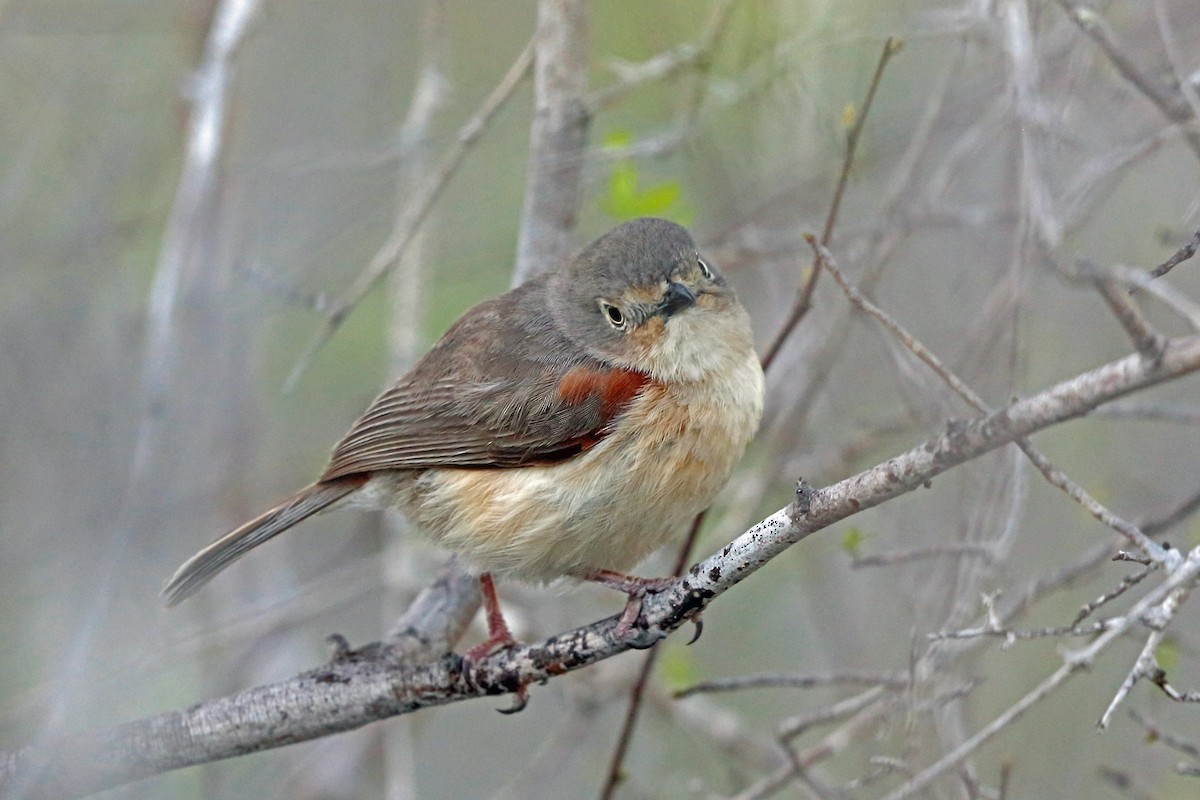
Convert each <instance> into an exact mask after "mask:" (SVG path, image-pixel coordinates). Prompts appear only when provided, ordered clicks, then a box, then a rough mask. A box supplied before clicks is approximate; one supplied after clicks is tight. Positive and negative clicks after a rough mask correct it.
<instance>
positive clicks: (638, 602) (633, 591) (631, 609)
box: [587, 569, 677, 637]
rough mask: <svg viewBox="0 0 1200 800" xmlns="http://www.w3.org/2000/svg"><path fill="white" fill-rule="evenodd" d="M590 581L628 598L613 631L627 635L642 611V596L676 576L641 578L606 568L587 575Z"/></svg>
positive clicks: (669, 583)
mask: <svg viewBox="0 0 1200 800" xmlns="http://www.w3.org/2000/svg"><path fill="white" fill-rule="evenodd" d="M587 579H588V580H590V581H595V582H596V583H600V584H603V585H605V586H607V587H609V588H610V589H616V590H617V591H618V592H622V593H624V594H625V596H626V597H628V598H629V599H628V600H626V601H625V608H624V609H622V610H621V619H620V620H618V621H617V628H616V631H615V633H616V634H617V636H622V637H623V636H627V635H628V634H630V633H631V632H632V631H633V626H634V624H635V623H636V622H637V619H638V615H640V614H641V613H642V598H643V597H645V596H646V593H647V592H658V591H662V590H663V589H666V588H667V587H668V586H670V585H672V584H673V583H675V581H676V580H677V579H676V578H641V577H638V576H637V575H623V574H622V573H620V572H613V571H612V570H608V569H601V570H596V571H595V572H593V573H592V574H591V575H588V576H587Z"/></svg>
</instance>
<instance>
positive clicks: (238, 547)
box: [163, 218, 764, 659]
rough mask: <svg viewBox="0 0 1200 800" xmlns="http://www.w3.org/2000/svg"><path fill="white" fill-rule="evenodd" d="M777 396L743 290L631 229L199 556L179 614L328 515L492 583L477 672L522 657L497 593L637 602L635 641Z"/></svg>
mask: <svg viewBox="0 0 1200 800" xmlns="http://www.w3.org/2000/svg"><path fill="white" fill-rule="evenodd" d="M763 391H764V389H763V373H762V369H761V367H760V364H759V359H758V356H757V354H756V352H755V348H754V339H753V335H752V331H751V326H750V318H749V315H748V314H747V312H746V310H745V308H744V307H743V306H742V304H741V303H740V302H739V301H738V299H737V296H736V294H735V293H734V291H733V289H732V288H731V287H730V285H729V283H728V281H727V280H726V278H725V276H724V275H723V274H722V273H721V272H720V271H719V269H718V268H717V267H716V266H715V265H714V264H713V263H712V262H711V261H709V260H707V259H705V258H704V257H702V256H701V255H700V253H699V251H698V248H697V246H696V243H695V242H694V241H693V239H692V237H691V235H690V234H689V233H688V231H687V230H686V229H685V228H683V227H682V226H680V225H678V224H676V223H674V222H670V221H668V220H664V219H655V218H641V219H636V220H631V221H628V222H625V223H623V224H621V225H618V226H617V227H615V228H613V229H612V230H610V231H609V232H608V233H606V234H604V235H602V236H600V237H599V238H598V239H596V240H595V241H593V242H592V243H591V244H589V245H587V246H586V247H584V248H583V249H582V250H580V251H579V252H578V253H577V254H575V255H574V256H573V257H572V258H570V259H568V260H566V261H565V263H563V264H561V265H559V266H558V267H557V268H553V269H551V270H548V271H547V272H544V273H542V274H540V275H538V276H536V277H534V278H532V279H530V280H528V281H526V282H525V283H523V284H522V285H520V286H518V287H517V288H515V289H513V290H511V291H509V292H507V293H505V294H502V295H499V296H498V297H494V298H492V299H489V300H485V301H484V302H482V303H479V304H478V305H476V306H474V307H473V308H471V309H470V310H468V311H467V312H466V313H464V314H463V315H462V317H460V318H459V319H458V320H457V321H456V322H455V323H454V324H453V325H452V326H451V327H450V328H449V329H448V330H447V331H446V333H445V334H444V335H443V336H442V337H441V339H439V340H438V341H437V342H436V343H435V344H434V345H433V346H432V348H430V350H429V351H428V353H426V355H425V356H424V357H422V358H421V359H420V360H419V361H418V362H417V363H416V364H415V365H414V366H413V367H412V368H411V369H410V370H409V371H408V373H407V374H405V375H403V376H402V377H401V378H399V379H398V380H396V381H395V383H393V384H392V385H391V386H390V387H389V388H387V389H386V390H385V391H384V392H383V393H382V394H380V395H379V396H378V397H377V398H376V399H375V400H374V401H373V402H372V403H371V405H370V406H369V407H368V408H367V410H366V411H365V412H364V413H363V415H362V416H361V417H359V419H358V420H357V421H356V422H355V423H354V424H353V425H352V426H351V428H350V431H349V432H348V433H347V434H346V436H345V437H344V438H343V439H342V440H341V441H340V442H339V443H338V444H337V446H336V447H335V448H334V450H333V454H332V456H331V458H330V460H329V463H328V465H327V466H326V468H325V470H324V472H323V473H321V475H320V477H318V478H317V480H316V481H315V482H313V483H312V484H310V485H308V486H306V487H305V488H303V489H301V490H300V491H298V492H296V493H295V494H293V495H292V496H290V497H288V498H287V499H285V500H283V501H282V502H280V503H279V504H277V505H275V506H274V507H272V508H271V509H270V510H268V511H266V512H265V513H263V514H261V515H259V516H257V517H255V518H254V519H252V520H250V521H249V522H246V523H245V524H244V525H242V526H240V527H238V528H236V529H235V530H233V531H231V532H230V533H228V534H226V535H225V536H223V537H221V538H220V539H218V540H217V541H215V542H213V543H212V544H210V545H209V546H207V547H205V548H204V549H203V550H201V551H200V552H198V553H196V554H195V555H194V556H192V557H191V558H190V559H188V560H187V561H186V562H184V563H183V565H182V566H180V567H179V569H178V570H177V571H176V572H175V573H174V575H173V576H172V577H171V578H170V579H169V580H168V581H167V582H166V584H165V585H164V587H163V595H164V596H165V597H166V600H167V604H168V605H172V606H173V605H175V604H177V603H179V602H180V601H182V600H183V599H185V598H186V597H188V596H189V595H191V594H192V593H194V592H195V591H196V590H197V589H199V588H200V587H201V586H202V585H204V584H205V583H207V582H208V581H209V580H210V579H212V578H213V577H214V576H215V575H216V574H217V573H218V572H220V571H221V570H223V569H225V568H226V567H227V566H229V565H230V564H231V563H233V561H234V560H236V559H238V558H239V557H241V556H242V555H244V554H245V553H247V552H248V551H249V550H251V549H253V548H255V547H257V546H259V545H260V544H262V543H264V542H266V541H267V540H268V539H271V538H272V537H274V536H276V535H278V534H279V533H282V532H283V531H285V530H287V529H289V528H291V527H293V526H294V525H296V524H297V523H299V522H301V521H302V520H305V519H307V518H308V517H311V516H313V515H314V514H317V513H318V512H324V511H328V510H332V509H334V508H340V507H358V508H366V509H381V508H382V509H390V508H398V509H400V510H402V511H403V513H404V514H405V516H406V517H407V518H408V520H409V521H410V523H412V525H413V526H415V527H416V528H417V529H418V530H419V531H421V532H422V533H424V534H425V535H426V536H427V537H428V538H429V539H431V540H432V541H433V542H434V543H436V544H438V545H440V546H442V547H444V548H446V549H448V550H450V551H453V552H455V553H457V554H459V555H460V556H461V557H462V558H463V559H465V562H466V564H467V565H468V567H469V569H470V570H471V571H472V572H473V573H474V574H476V575H477V576H478V578H479V584H480V590H481V595H482V599H483V604H484V610H485V614H486V621H487V626H488V638H487V640H486V641H485V642H483V643H482V644H480V645H479V646H477V647H475V648H472V649H471V650H470V651H468V653H467V658H469V659H479V658H482V657H484V656H486V655H488V654H490V653H492V652H494V651H495V650H497V649H501V648H504V647H508V646H511V645H513V644H515V643H516V640H515V638H514V637H513V636H512V634H511V632H510V631H509V629H508V626H507V625H506V623H505V620H504V616H503V613H502V611H501V609H500V603H499V599H498V598H497V595H496V590H495V578H496V577H500V578H505V579H515V580H519V581H524V582H528V583H533V584H548V583H551V582H554V581H556V580H558V579H562V578H567V579H575V580H578V581H596V582H599V583H602V584H605V585H607V586H610V587H613V588H615V589H618V590H620V591H622V592H623V593H625V594H626V595H627V596H628V598H629V599H628V602H627V606H626V612H625V613H623V615H622V624H626V623H627V622H628V619H627V617H628V616H629V613H628V612H629V610H630V609H631V608H633V604H634V603H635V601H638V600H639V599H640V598H641V597H643V596H644V594H645V593H646V592H647V591H648V590H650V591H653V590H654V589H656V588H661V586H663V585H665V581H666V580H667V579H661V578H660V579H656V578H643V577H638V576H634V575H630V574H628V571H629V570H630V569H632V568H633V567H635V566H636V565H637V564H638V563H639V562H640V561H641V560H642V559H643V558H645V557H646V556H647V555H649V554H650V553H651V552H653V551H654V550H656V549H658V548H659V547H661V546H662V545H664V544H666V543H667V542H668V541H670V540H671V539H672V538H674V537H676V536H678V535H679V534H680V533H682V532H683V531H684V530H685V529H686V527H687V525H688V523H689V522H690V521H691V520H692V519H693V518H694V517H695V516H696V515H697V514H698V513H700V512H701V511H703V510H704V509H706V508H707V507H708V506H709V505H710V504H711V502H712V501H713V499H714V497H715V495H716V494H717V492H718V491H719V490H720V489H721V488H722V487H723V486H724V485H725V483H726V482H727V481H728V479H729V476H730V474H731V473H732V471H733V468H734V466H735V465H736V463H737V462H738V461H739V460H740V459H741V457H742V455H743V452H744V451H745V449H746V447H747V445H748V443H749V442H750V440H751V439H752V437H753V436H754V434H755V432H756V430H757V428H758V424H759V420H760V418H761V416H762V409H763ZM638 607H640V605H639V606H638ZM634 613H635V615H636V611H635V612H634ZM634 618H636V616H635V617H634Z"/></svg>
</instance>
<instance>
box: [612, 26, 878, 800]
mask: <svg viewBox="0 0 1200 800" xmlns="http://www.w3.org/2000/svg"><path fill="white" fill-rule="evenodd" d="M731 10H732V3H726V4H725V5H723V6H719V7H718V8H717V9H716V11H715V13H714V14H713V16H712V17H711V18H710V24H709V25H708V26H707V28H706V30H705V33H704V34H703V35H702V38H701V43H702V44H704V43H707V46H708V47H710V48H711V47H712V46H714V45H715V43H716V37H717V34H718V33H719V31H720V27H719V26H721V25H723V23H724V21H725V20H727V18H728V15H729V12H730V11H731ZM900 47H901V44H900V42H899V41H898V40H896V39H894V38H891V37H889V38H888V39H887V41H886V42H884V46H883V52H882V53H880V56H879V61H878V63H877V64H876V65H875V74H874V75H873V76H872V78H871V84H870V86H869V87H868V89H867V96H866V99H865V100H864V101H863V108H862V113H860V114H859V115H858V118H857V119H856V120H855V124H854V127H853V128H852V129H851V131H850V135H849V136H848V137H847V140H846V154H845V157H844V158H843V159H842V170H841V174H840V175H839V176H838V182H837V186H836V188H835V190H834V195H833V200H832V201H831V202H830V207H829V213H828V215H827V216H826V218H825V229H824V231H823V234H822V240H823V241H826V242H827V241H828V240H829V239H830V237H831V236H832V235H833V228H834V225H835V224H836V223H837V215H838V210H839V209H840V207H841V204H842V196H843V194H844V193H845V189H846V184H847V183H848V182H849V179H850V167H851V166H852V165H853V163H854V154H855V151H856V150H857V147H858V140H859V138H860V136H861V135H862V131H863V126H864V125H865V124H866V119H867V115H868V113H869V112H870V110H871V104H872V103H873V102H874V100H875V93H876V90H877V89H878V88H879V83H880V81H881V80H882V79H883V71H884V70H885V69H886V68H887V64H888V61H890V60H891V57H892V56H893V55H895V54H896V53H897V52H899V50H900ZM816 270H817V268H816V264H815V262H814V265H813V267H812V269H811V270H810V273H809V274H810V278H809V281H808V282H807V283H806V284H805V286H804V288H802V289H801V291H800V295H799V297H798V298H797V301H796V304H795V305H793V307H792V311H791V312H790V314H789V316H788V320H787V321H786V322H785V323H784V325H783V327H781V328H780V330H779V333H778V334H776V336H775V339H774V340H773V341H772V342H771V344H770V346H769V347H768V348H767V352H766V354H765V355H764V356H763V359H762V367H763V370H764V371H765V370H768V369H770V367H771V363H772V362H773V361H774V360H775V357H776V356H777V355H778V353H779V350H780V348H782V346H783V343H784V342H785V341H786V340H787V338H788V336H789V335H790V334H791V332H792V331H793V330H794V329H795V328H796V326H797V325H798V324H799V323H800V320H801V319H803V318H804V315H805V314H806V313H807V312H808V307H809V305H810V300H811V297H812V292H813V290H814V289H815V288H816V287H815V275H816ZM703 519H704V514H703V513H701V514H700V515H699V516H697V517H696V520H695V522H694V523H693V525H692V529H691V531H690V533H689V534H688V537H687V539H686V540H685V541H684V542H683V545H682V546H681V547H680V549H679V555H678V557H677V559H676V569H675V572H674V573H673V574H675V575H678V574H679V573H680V571H681V570H682V569H683V566H684V565H685V564H686V563H687V561H688V560H689V558H690V554H691V551H692V547H693V546H694V545H695V541H696V537H697V534H698V533H699V530H700V524H701V522H702V521H703ZM657 660H658V651H657V650H653V651H651V652H650V653H647V654H646V658H645V661H644V662H643V664H642V668H641V670H640V671H639V672H638V677H637V679H636V680H635V682H634V684H633V687H632V689H630V698H629V707H628V709H627V710H626V713H625V719H624V720H623V722H622V725H621V733H620V735H619V737H618V739H617V746H616V749H615V750H614V752H613V757H612V759H611V761H610V763H609V768H608V774H607V777H606V778H605V781H604V787H603V788H602V789H601V792H600V800H611V798H612V797H613V795H614V794H615V792H616V789H617V786H618V785H619V784H620V782H621V769H622V765H623V764H624V761H625V754H626V753H627V752H628V750H629V743H630V740H631V739H632V737H633V729H634V726H635V725H636V723H637V718H638V716H639V714H640V713H641V705H642V697H643V696H644V693H645V687H646V682H647V681H649V679H650V673H651V671H652V670H653V668H654V664H655V662H656V661H657Z"/></svg>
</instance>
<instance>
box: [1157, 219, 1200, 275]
mask: <svg viewBox="0 0 1200 800" xmlns="http://www.w3.org/2000/svg"><path fill="white" fill-rule="evenodd" d="M1198 248H1200V230H1198V231H1196V232H1195V233H1194V234H1192V238H1191V239H1189V240H1188V243H1187V244H1185V245H1184V246H1183V247H1181V248H1179V249H1178V250H1177V251H1175V255H1173V256H1171V257H1170V258H1168V259H1167V260H1166V261H1164V262H1163V263H1161V264H1159V265H1158V266H1157V267H1155V268H1154V269H1152V270H1150V274H1149V276H1148V277H1149V278H1150V279H1151V280H1153V279H1155V278H1161V277H1162V276H1163V275H1166V274H1167V273H1168V272H1170V271H1171V270H1173V269H1175V267H1177V266H1179V265H1180V264H1182V263H1183V262H1184V261H1187V260H1188V259H1189V258H1191V257H1192V256H1194V255H1196V250H1197V249H1198Z"/></svg>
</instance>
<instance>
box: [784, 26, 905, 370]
mask: <svg viewBox="0 0 1200 800" xmlns="http://www.w3.org/2000/svg"><path fill="white" fill-rule="evenodd" d="M901 47H903V42H901V41H900V40H899V39H894V38H891V37H889V38H888V40H887V41H885V42H884V43H883V50H882V52H880V54H879V61H878V62H876V64H875V74H874V75H872V76H871V83H870V85H869V86H868V87H867V96H866V99H865V100H863V104H862V110H861V111H860V112H859V113H858V115H857V116H856V118H855V120H854V126H853V127H852V128H851V129H850V133H849V135H847V137H846V155H845V157H844V158H843V159H842V171H841V173H839V175H838V180H837V184H836V185H835V187H834V190H833V199H832V200H830V202H829V213H828V214H826V216H825V227H824V229H822V231H821V240H820V241H821V244H823V245H826V246H828V245H829V243H830V241H831V240H832V237H833V229H834V226H835V225H836V224H837V218H838V212H839V210H840V209H841V206H842V197H843V195H845V192H846V184H848V183H849V182H850V168H851V166H853V164H854V154H855V152H856V151H857V149H858V141H859V139H860V138H861V137H862V132H863V129H864V127H865V126H866V122H867V115H868V114H869V113H870V111H871V105H872V104H873V103H874V102H875V93H876V92H877V91H878V90H879V84H880V82H881V81H882V80H883V72H884V70H885V69H887V65H888V62H889V61H891V59H892V56H894V55H895V54H896V53H899V52H900V48H901ZM820 269H821V266H820V263H819V260H818V259H816V258H813V260H812V263H811V264H810V265H809V268H808V275H807V277H806V278H805V279H804V282H803V283H802V284H801V286H800V291H799V292H798V293H797V295H796V300H795V302H794V303H793V304H792V308H791V310H790V311H788V315H787V317H786V318H785V319H784V321H783V324H782V325H781V326H780V327H779V331H778V332H777V333H776V334H775V338H773V339H772V340H771V343H770V344H769V345H767V349H766V350H765V351H764V352H763V357H762V363H763V369H767V368H768V367H770V366H771V364H772V362H774V361H775V358H776V357H777V356H778V355H779V351H780V350H781V349H782V348H783V344H784V342H786V341H787V339H788V337H789V336H791V335H792V331H793V330H795V329H796V326H797V325H799V324H800V321H801V320H802V319H804V315H805V314H807V313H808V309H809V308H810V307H811V305H812V296H813V292H815V291H816V289H817V278H818V277H819V275H820Z"/></svg>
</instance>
